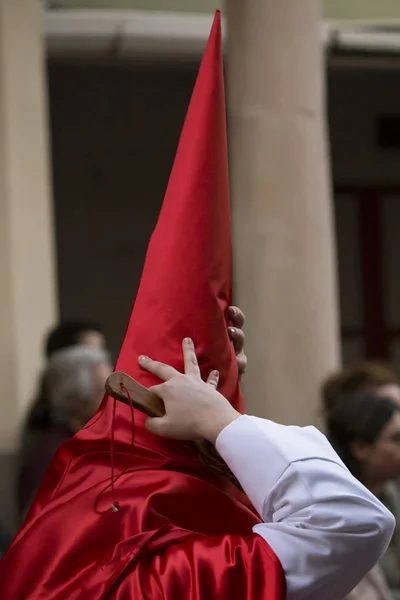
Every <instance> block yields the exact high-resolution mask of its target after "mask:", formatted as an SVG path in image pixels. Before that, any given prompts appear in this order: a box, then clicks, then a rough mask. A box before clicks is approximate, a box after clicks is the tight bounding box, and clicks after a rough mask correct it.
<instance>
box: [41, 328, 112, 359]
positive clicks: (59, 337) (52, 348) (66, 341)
mask: <svg viewBox="0 0 400 600" xmlns="http://www.w3.org/2000/svg"><path fill="white" fill-rule="evenodd" d="M88 331H97V332H98V333H104V330H103V327H102V326H101V325H100V324H99V323H94V322H92V321H63V322H61V323H60V324H59V325H57V326H56V327H54V328H53V329H52V330H51V331H50V332H49V334H48V335H47V338H46V341H45V354H46V358H50V356H51V355H52V354H54V352H57V350H62V349H63V348H68V347H69V346H75V344H77V343H79V336H80V335H82V334H83V333H86V332H88Z"/></svg>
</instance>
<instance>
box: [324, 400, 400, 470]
mask: <svg viewBox="0 0 400 600" xmlns="http://www.w3.org/2000/svg"><path fill="white" fill-rule="evenodd" d="M398 410H399V407H398V406H397V404H396V403H395V402H393V401H392V400H390V399H389V398H385V397H383V396H377V395H374V394H369V393H360V394H349V395H343V396H341V397H339V398H337V400H336V402H335V405H334V407H333V409H332V410H331V411H330V412H329V413H328V415H327V434H328V438H329V440H330V442H331V444H332V446H333V447H334V448H335V450H336V452H337V453H338V454H339V456H340V458H341V459H342V460H343V462H344V463H345V465H346V466H347V468H348V469H349V470H350V471H351V472H352V473H353V475H355V476H356V477H358V478H360V474H361V465H360V463H359V462H358V460H357V459H356V458H355V457H354V456H353V453H352V451H351V445H352V443H353V442H355V441H362V442H366V443H367V444H373V443H374V442H375V441H376V440H377V439H378V437H379V435H380V433H381V431H382V429H383V428H384V427H385V425H386V424H387V423H388V421H390V419H391V418H392V417H393V415H394V414H395V413H396V412H397V411H398Z"/></svg>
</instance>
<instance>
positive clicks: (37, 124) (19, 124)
mask: <svg viewBox="0 0 400 600" xmlns="http://www.w3.org/2000/svg"><path fill="white" fill-rule="evenodd" d="M42 14H43V2H41V1H39V0H0V332H1V334H0V382H1V396H0V415H1V417H0V451H1V452H4V451H10V450H13V449H14V448H15V446H16V444H17V437H16V436H17V429H18V424H19V421H20V419H21V416H22V414H23V412H24V409H25V408H26V404H27V402H28V401H29V400H30V399H31V397H32V393H33V391H34V388H35V382H36V378H37V375H38V371H39V369H40V367H41V353H42V352H41V350H42V349H41V341H42V337H43V334H44V332H45V330H46V329H47V327H48V326H49V325H50V324H51V323H52V322H53V321H54V319H55V316H56V315H55V313H56V309H55V306H56V302H55V277H54V248H53V239H52V237H53V223H52V211H51V202H50V193H49V169H48V131H47V116H46V93H45V59H44V42H43V36H42Z"/></svg>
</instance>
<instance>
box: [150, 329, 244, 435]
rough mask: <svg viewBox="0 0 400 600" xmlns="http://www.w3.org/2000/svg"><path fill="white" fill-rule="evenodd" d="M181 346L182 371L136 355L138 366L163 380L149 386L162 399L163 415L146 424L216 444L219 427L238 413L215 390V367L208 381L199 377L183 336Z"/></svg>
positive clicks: (154, 429) (190, 345) (160, 431)
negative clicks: (183, 366)
mask: <svg viewBox="0 0 400 600" xmlns="http://www.w3.org/2000/svg"><path fill="white" fill-rule="evenodd" d="M182 348H183V358H184V363H185V374H184V375H182V374H181V373H179V372H178V371H177V370H176V369H174V368H173V367H170V366H169V365H165V364H163V363H160V362H157V361H154V360H152V359H150V358H147V357H145V356H141V357H140V358H139V364H140V365H141V367H143V368H144V369H146V370H147V371H149V372H150V373H153V375H156V376H157V377H159V378H160V379H162V380H163V381H165V383H162V384H160V385H155V386H153V387H152V388H150V390H151V391H152V392H154V393H155V394H157V396H159V397H160V398H161V399H162V400H163V401H164V405H165V415H164V416H163V417H156V418H149V419H147V421H146V427H147V429H148V430H149V431H151V432H153V433H156V434H158V435H162V436H164V437H170V438H174V439H178V440H199V439H205V440H208V441H209V442H211V443H213V444H215V442H216V439H217V437H218V435H219V434H220V433H221V431H222V430H223V429H224V428H225V427H226V426H227V425H229V423H231V422H232V421H235V420H236V419H237V418H238V417H240V413H238V412H237V411H236V410H235V409H234V408H233V407H232V406H231V405H230V404H229V402H228V400H227V399H226V398H224V396H222V394H220V393H219V392H217V390H216V387H217V385H218V371H212V373H211V374H210V376H209V378H208V380H207V383H206V382H204V381H203V380H202V379H201V375H200V369H199V365H198V362H197V357H196V351H195V348H194V344H193V342H192V340H190V339H188V338H186V339H185V340H184V341H183V343H182Z"/></svg>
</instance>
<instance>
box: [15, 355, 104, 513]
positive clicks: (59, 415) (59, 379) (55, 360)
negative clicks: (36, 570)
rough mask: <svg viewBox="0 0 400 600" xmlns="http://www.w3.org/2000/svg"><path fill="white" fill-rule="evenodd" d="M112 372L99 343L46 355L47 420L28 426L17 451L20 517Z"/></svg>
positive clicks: (93, 406) (83, 422)
mask: <svg viewBox="0 0 400 600" xmlns="http://www.w3.org/2000/svg"><path fill="white" fill-rule="evenodd" d="M111 371H112V364H111V361H110V357H109V354H108V352H107V351H106V350H105V349H104V348H101V347H95V346H85V345H75V346H70V347H67V348H64V349H63V350H59V351H58V352H54V353H52V354H51V357H50V360H49V362H48V365H47V368H46V369H45V372H44V374H43V378H42V386H43V391H44V397H45V399H46V411H47V412H46V419H45V420H42V422H41V423H40V426H35V427H33V428H31V429H30V430H29V435H27V436H25V438H24V440H23V442H22V446H21V451H20V456H19V469H18V477H17V494H18V509H19V515H20V516H23V515H25V514H26V511H27V510H28V508H29V506H30V504H31V502H32V500H33V498H34V495H35V493H36V491H37V489H38V487H39V485H40V482H41V480H42V478H43V476H44V474H45V472H46V469H47V467H48V465H49V463H50V461H51V459H52V457H53V455H54V453H55V452H56V450H57V449H58V448H59V447H60V445H61V444H62V443H63V442H65V441H66V440H68V439H70V438H71V437H72V436H73V435H74V434H75V433H76V432H77V431H79V429H81V428H82V427H83V426H84V425H86V423H87V422H88V421H89V420H90V419H91V418H92V417H93V415H94V414H95V413H96V410H97V409H98V407H99V404H100V402H101V399H102V397H103V395H104V384H105V381H106V379H107V377H108V375H109V374H110V372H111Z"/></svg>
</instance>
